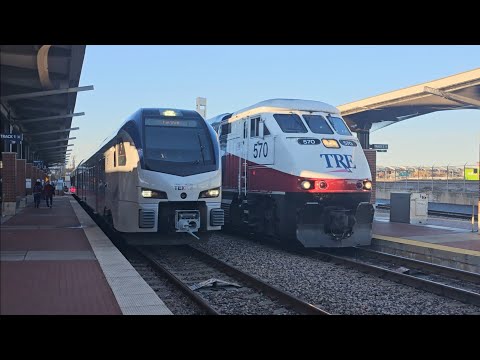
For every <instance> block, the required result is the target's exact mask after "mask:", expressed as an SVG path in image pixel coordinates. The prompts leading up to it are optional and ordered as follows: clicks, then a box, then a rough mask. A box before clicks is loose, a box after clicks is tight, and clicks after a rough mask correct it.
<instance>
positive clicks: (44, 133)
mask: <svg viewBox="0 0 480 360" xmlns="http://www.w3.org/2000/svg"><path fill="white" fill-rule="evenodd" d="M78 129H80V128H79V127H74V128H70V129H62V130H52V131H44V132H39V133H33V134H28V135H29V136H37V135H46V134H54V133H63V132H69V131H73V130H78Z"/></svg>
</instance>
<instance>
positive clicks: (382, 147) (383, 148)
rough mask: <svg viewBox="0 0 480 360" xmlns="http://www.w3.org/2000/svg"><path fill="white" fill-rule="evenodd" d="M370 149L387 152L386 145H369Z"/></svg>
mask: <svg viewBox="0 0 480 360" xmlns="http://www.w3.org/2000/svg"><path fill="white" fill-rule="evenodd" d="M370 149H374V150H387V149H388V144H370Z"/></svg>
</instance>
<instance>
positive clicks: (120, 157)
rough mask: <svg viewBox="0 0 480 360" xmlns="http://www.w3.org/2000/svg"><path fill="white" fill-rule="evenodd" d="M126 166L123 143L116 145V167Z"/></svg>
mask: <svg viewBox="0 0 480 360" xmlns="http://www.w3.org/2000/svg"><path fill="white" fill-rule="evenodd" d="M126 164H127V154H126V153H125V145H124V143H123V141H120V142H119V143H118V166H125V165H126Z"/></svg>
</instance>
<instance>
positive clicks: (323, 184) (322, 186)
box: [318, 180, 328, 190]
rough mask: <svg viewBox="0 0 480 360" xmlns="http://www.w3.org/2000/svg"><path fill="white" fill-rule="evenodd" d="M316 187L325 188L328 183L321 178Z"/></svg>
mask: <svg viewBox="0 0 480 360" xmlns="http://www.w3.org/2000/svg"><path fill="white" fill-rule="evenodd" d="M318 187H319V188H320V189H322V190H325V189H326V188H327V187H328V184H327V182H326V181H323V180H321V181H319V182H318Z"/></svg>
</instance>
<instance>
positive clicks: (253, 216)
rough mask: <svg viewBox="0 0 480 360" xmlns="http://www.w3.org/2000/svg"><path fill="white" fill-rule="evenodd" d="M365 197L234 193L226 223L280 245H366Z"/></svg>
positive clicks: (368, 211)
mask: <svg viewBox="0 0 480 360" xmlns="http://www.w3.org/2000/svg"><path fill="white" fill-rule="evenodd" d="M224 198H225V199H228V195H227V197H225V196H224ZM369 198H370V194H368V193H357V194H352V193H336V194H332V193H330V194H311V193H287V194H285V195H278V194H259V193H257V194H255V193H249V194H248V195H247V197H244V198H241V197H239V196H238V195H237V194H235V195H233V197H231V198H230V200H231V203H230V206H229V216H227V218H226V225H227V224H228V225H230V226H231V227H233V228H236V229H240V230H241V231H242V232H246V233H249V234H253V235H256V236H257V237H259V238H266V239H271V240H274V241H276V242H279V243H281V244H283V245H293V244H295V243H297V244H301V245H302V246H303V247H308V248H310V247H349V246H357V245H370V243H371V235H372V222H373V214H374V209H373V206H372V205H371V204H370V203H369ZM230 200H227V201H230Z"/></svg>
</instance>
